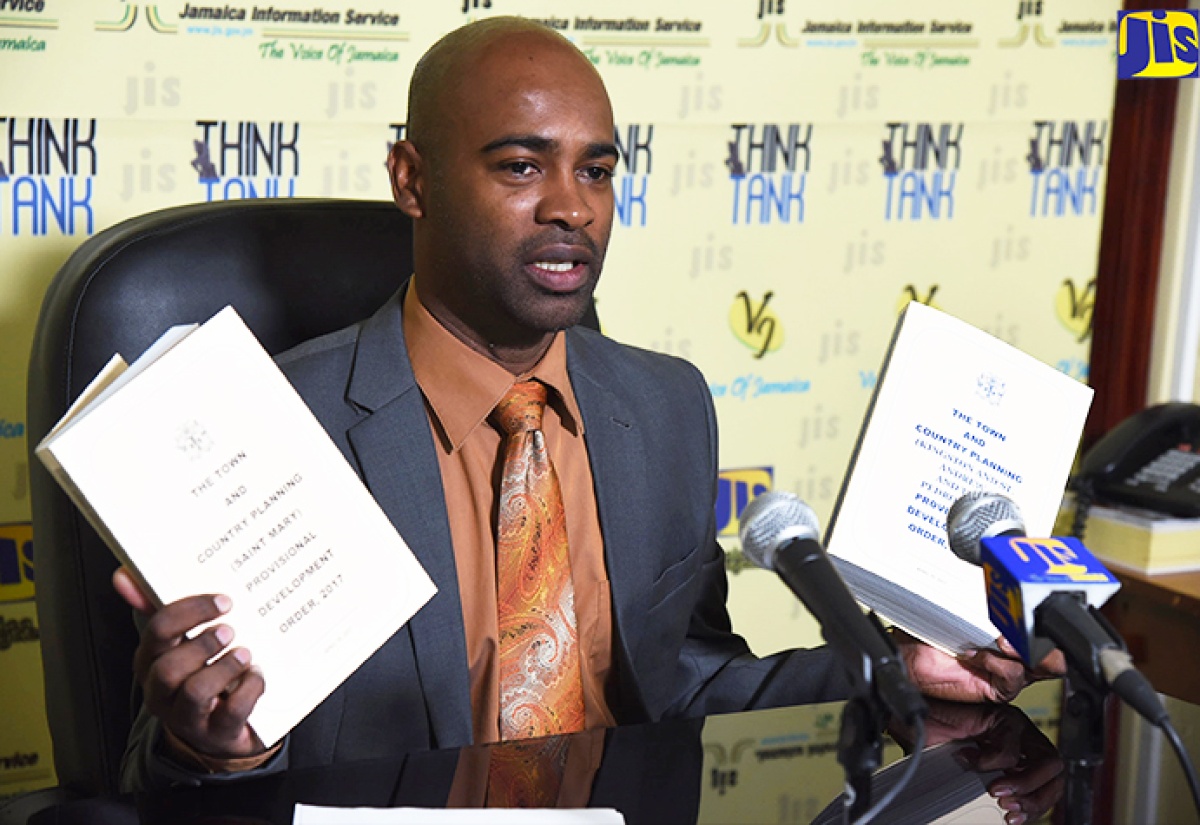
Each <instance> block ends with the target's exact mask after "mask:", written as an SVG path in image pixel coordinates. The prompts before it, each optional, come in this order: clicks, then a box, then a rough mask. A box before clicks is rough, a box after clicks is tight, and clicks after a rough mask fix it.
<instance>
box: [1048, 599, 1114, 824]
mask: <svg viewBox="0 0 1200 825" xmlns="http://www.w3.org/2000/svg"><path fill="white" fill-rule="evenodd" d="M1086 605H1087V602H1086V600H1085V599H1084V598H1083V596H1082V595H1081V594H1078V593H1071V592H1061V593H1053V594H1051V595H1050V596H1049V597H1048V598H1047V599H1046V600H1045V601H1044V602H1042V604H1040V605H1039V606H1038V607H1037V609H1036V610H1035V611H1034V623H1035V624H1034V631H1035V633H1037V634H1038V635H1041V636H1044V637H1046V638H1049V639H1050V640H1051V641H1053V642H1054V644H1055V646H1056V647H1058V648H1059V649H1060V650H1062V651H1063V652H1064V653H1066V659H1067V678H1066V680H1065V682H1064V685H1063V691H1064V695H1065V701H1064V703H1063V718H1062V722H1061V725H1060V727H1059V744H1058V749H1059V752H1060V753H1061V754H1062V756H1063V761H1064V762H1065V763H1066V788H1065V789H1064V793H1063V801H1064V820H1065V823H1064V825H1090V823H1091V821H1092V804H1093V796H1094V794H1093V786H1092V780H1093V777H1094V775H1095V772H1096V768H1098V767H1099V766H1100V765H1101V764H1102V763H1103V762H1104V739H1105V737H1104V721H1105V719H1104V705H1105V700H1106V698H1107V697H1108V694H1109V687H1108V683H1107V682H1106V680H1105V678H1104V672H1103V670H1102V668H1101V665H1100V651H1101V650H1102V649H1103V648H1105V647H1112V646H1114V645H1115V646H1117V647H1119V648H1120V649H1121V650H1124V649H1125V643H1124V642H1123V641H1122V640H1121V637H1120V635H1119V634H1118V633H1117V632H1116V630H1115V629H1113V627H1112V626H1111V625H1110V624H1109V623H1108V622H1107V621H1106V620H1105V619H1104V617H1103V616H1102V615H1101V614H1100V611H1098V610H1096V608H1094V607H1087V606H1086ZM1080 606H1083V607H1085V609H1084V610H1080V609H1079V607H1080ZM1085 651H1086V653H1085ZM1088 654H1090V655H1088Z"/></svg>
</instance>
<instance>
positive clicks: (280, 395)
mask: <svg viewBox="0 0 1200 825" xmlns="http://www.w3.org/2000/svg"><path fill="white" fill-rule="evenodd" d="M123 366H124V363H123V362H122V361H119V360H118V361H113V362H110V363H109V365H108V366H106V368H105V369H104V370H103V371H102V373H101V375H100V377H99V378H98V379H97V380H96V381H95V382H93V385H92V386H89V387H88V389H87V390H85V391H84V393H83V395H82V399H83V400H82V403H80V404H77V405H76V406H75V407H73V408H72V409H71V411H69V412H68V414H67V416H66V417H64V420H63V421H61V422H60V423H59V424H58V425H57V426H56V427H55V428H54V429H53V430H52V431H51V433H50V434H49V435H48V436H47V437H46V439H44V440H43V442H42V443H41V444H40V445H39V446H38V448H37V455H38V456H39V458H41V460H42V461H43V463H45V464H46V466H47V467H48V468H49V469H50V471H51V473H52V474H53V475H54V477H55V478H56V479H57V480H58V482H59V483H60V484H61V485H62V486H63V488H64V489H65V490H66V491H67V493H68V494H69V495H70V496H71V497H72V499H73V500H74V502H75V503H76V504H77V505H78V506H79V507H80V509H81V510H82V511H83V512H84V514H85V515H86V516H87V517H88V519H89V521H91V523H92V524H93V525H94V526H95V527H96V528H97V531H98V532H99V533H100V534H101V536H103V537H104V538H105V540H106V541H107V542H108V544H109V546H110V547H111V548H112V549H113V551H114V552H115V553H116V555H117V556H118V558H120V559H121V560H122V562H124V563H125V564H126V565H127V566H129V567H130V568H132V570H133V571H134V573H135V575H137V576H138V577H140V579H141V580H142V581H143V583H144V585H145V587H146V588H147V589H148V592H149V593H150V594H151V595H152V597H153V598H154V599H155V600H156V601H157V602H159V603H160V604H167V603H170V602H173V601H176V600H177V599H180V598H182V597H184V596H191V595H196V594H201V593H224V594H226V595H228V596H229V597H230V598H231V599H232V600H233V609H232V611H231V612H230V613H228V614H227V615H226V616H224V617H222V619H221V621H222V622H224V623H226V624H229V625H230V626H231V627H233V629H234V632H235V634H236V635H235V638H234V641H233V645H235V646H241V647H246V648H248V649H249V650H250V651H251V654H252V655H253V657H254V663H255V664H256V665H258V666H259V667H260V668H261V669H262V672H263V676H264V679H265V682H266V691H265V693H264V694H263V696H262V698H261V699H260V700H259V702H258V704H257V706H256V707H255V709H254V712H253V713H252V714H251V716H250V720H249V721H250V725H251V726H252V727H253V728H254V730H255V732H256V733H257V734H258V736H259V738H261V739H262V740H263V742H264V744H266V745H268V746H270V745H272V744H274V743H275V742H277V741H278V740H279V739H280V738H281V737H283V736H284V735H285V734H286V733H287V732H288V731H289V730H291V728H293V727H294V726H295V725H296V724H297V723H299V722H300V721H301V720H302V719H303V718H304V717H305V716H306V715H308V713H309V712H310V711H311V710H312V709H313V708H314V707H316V706H317V705H318V704H319V703H320V702H321V701H322V700H323V699H325V697H326V696H328V695H329V694H330V693H331V692H332V691H333V690H334V689H335V688H337V686H338V685H340V684H341V683H342V682H343V681H344V680H345V679H346V678H347V677H348V676H350V674H352V673H353V672H354V671H355V670H356V669H357V668H358V667H359V665H361V664H362V663H363V662H364V661H365V660H366V659H367V658H368V657H370V656H371V654H372V653H374V652H375V650H377V649H378V648H379V646H380V645H382V644H383V643H384V642H385V641H386V640H387V639H388V638H389V637H391V636H392V635H393V634H394V633H395V632H396V631H397V630H398V629H399V628H400V627H401V626H402V625H403V624H404V623H405V622H407V621H408V620H409V618H411V617H412V615H413V614H414V613H416V611H417V610H418V609H419V608H420V607H421V606H422V605H424V604H425V602H427V601H428V600H429V599H430V598H431V597H432V596H433V594H434V592H435V588H434V586H433V582H432V581H431V580H430V579H429V576H428V575H426V573H425V571H424V570H423V569H422V568H421V566H420V564H419V563H418V561H417V559H416V557H415V556H414V555H413V554H412V551H411V550H409V548H408V546H407V545H406V544H405V543H404V540H403V539H402V538H401V537H400V535H399V534H398V533H397V532H396V530H395V528H394V527H393V526H392V525H391V523H390V522H389V521H388V519H387V517H386V516H385V515H384V513H383V511H382V510H381V509H380V508H379V505H378V504H376V502H375V500H374V499H373V498H372V497H371V495H370V493H369V492H368V491H367V489H366V488H365V487H364V486H363V484H362V482H361V481H360V480H359V478H358V476H357V475H356V474H355V473H354V471H353V469H351V467H350V465H349V464H348V463H347V462H346V460H345V458H343V456H342V454H341V453H340V452H339V450H338V449H337V447H336V445H334V443H333V441H332V440H330V438H329V436H328V435H327V434H326V433H325V431H324V430H323V429H322V428H321V425H320V424H319V423H318V422H317V420H316V418H315V417H314V416H313V414H312V412H311V411H310V410H309V409H308V407H307V406H306V405H305V404H304V402H303V400H301V398H300V396H299V395H298V394H297V393H296V391H295V390H294V389H293V388H292V386H291V384H289V383H288V381H287V379H286V378H285V377H284V376H283V373H281V372H280V371H279V369H278V367H276V365H275V363H274V362H273V361H272V360H271V357H270V356H269V355H268V354H267V353H266V351H265V350H263V348H262V346H261V345H260V344H259V343H258V341H257V340H256V339H255V338H254V335H253V334H252V333H251V332H250V330H249V329H247V328H246V326H245V324H244V323H243V322H242V320H241V318H239V317H238V315H237V314H236V313H235V312H234V311H233V309H232V308H229V307H226V308H225V309H224V310H222V311H221V312H220V313H218V314H217V315H215V316H214V317H213V318H212V319H211V320H209V321H208V322H207V323H205V324H203V325H201V326H199V327H191V328H189V327H175V328H172V329H171V330H170V331H168V332H167V333H165V334H164V336H163V337H162V338H161V339H160V341H159V343H157V344H155V345H154V346H152V347H151V348H150V349H149V350H147V353H146V354H145V355H144V356H143V357H142V358H140V359H138V360H137V361H136V362H135V363H134V364H133V365H132V366H130V367H128V368H127V369H123Z"/></svg>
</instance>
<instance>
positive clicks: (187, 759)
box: [162, 725, 283, 773]
mask: <svg viewBox="0 0 1200 825" xmlns="http://www.w3.org/2000/svg"><path fill="white" fill-rule="evenodd" d="M162 732H163V740H164V741H165V742H166V749H167V755H169V756H170V757H171V758H172V759H174V760H175V761H176V762H179V763H180V764H182V765H184V766H187V767H191V768H198V769H200V770H202V771H205V772H207V773H238V772H240V771H249V770H253V769H254V768H258V767H261V766H262V765H264V764H265V763H266V762H267V761H269V760H270V759H271V757H273V756H274V755H275V754H277V753H279V749H280V748H281V747H282V746H283V742H282V741H280V742H276V743H275V745H274V747H271V748H268V749H267V750H265V751H263V752H262V753H256V754H254V755H252V756H232V757H222V756H209V755H207V754H203V753H200V751H198V750H196V749H195V748H193V747H192V746H191V745H189V744H188V743H187V742H184V741H183V740H182V739H180V738H179V737H178V736H176V735H175V734H173V733H171V731H170V730H169V729H168V728H167V726H166V725H163V727H162Z"/></svg>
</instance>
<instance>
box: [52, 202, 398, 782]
mask: <svg viewBox="0 0 1200 825" xmlns="http://www.w3.org/2000/svg"><path fill="white" fill-rule="evenodd" d="M411 239H412V228H411V223H410V221H409V220H408V218H407V217H405V216H404V215H403V214H402V213H401V212H400V211H399V210H398V209H397V208H396V207H395V206H394V205H393V204H391V203H388V202H374V201H337V200H248V201H236V202H226V203H213V204H200V205H195V206H181V207H175V208H170V209H164V210H161V211H158V212H154V213H151V214H148V215H143V216H141V217H137V218H133V219H131V220H127V221H125V222H124V223H121V224H119V225H117V226H114V227H112V228H110V229H107V230H105V231H103V232H100V233H98V234H97V235H95V236H94V237H92V238H90V239H89V240H87V241H86V242H84V243H83V244H82V245H81V246H80V247H79V249H78V250H77V251H76V252H75V254H74V255H72V256H71V258H70V260H68V261H67V263H66V264H65V265H64V266H63V267H62V269H61V270H60V271H59V273H58V275H57V276H56V277H55V279H54V281H53V283H52V284H51V285H50V288H49V290H48V291H47V293H46V297H45V300H44V303H43V305H42V311H41V316H40V318H39V320H38V326H37V331H36V333H35V335H34V341H33V353H32V357H31V360H30V366H29V402H28V428H29V446H30V451H31V460H30V476H31V478H30V484H31V495H32V503H33V531H34V536H35V539H34V541H35V552H36V565H37V608H38V618H39V621H40V624H41V637H42V659H43V662H44V671H45V678H46V709H47V712H48V715H49V721H50V732H51V736H52V738H53V740H54V762H55V768H56V769H57V772H58V777H59V783H60V788H62V789H63V790H64V791H66V792H68V793H70V794H72V795H81V796H93V795H97V794H102V793H111V792H115V791H116V788H117V777H118V771H119V767H120V761H121V754H122V752H123V749H124V744H125V739H126V736H127V734H128V731H129V724H130V720H131V708H130V688H131V682H132V671H131V664H132V662H133V658H132V657H133V651H134V648H135V647H136V645H137V634H136V631H135V630H134V626H133V623H132V621H131V615H130V610H129V608H128V607H127V606H126V605H125V604H124V603H123V602H122V601H121V600H120V599H119V598H118V597H117V596H116V594H115V593H114V592H113V589H112V586H111V584H110V578H111V575H112V572H113V570H114V568H115V567H116V560H115V558H114V557H113V555H112V553H111V552H110V551H109V550H108V548H107V547H105V545H104V544H103V542H102V541H101V540H100V538H99V537H98V536H97V535H96V534H95V533H94V532H93V531H92V530H91V528H90V527H89V526H88V525H87V523H86V522H85V521H84V519H83V518H82V517H81V516H80V515H79V513H78V512H77V511H76V509H75V508H74V506H73V505H72V504H71V503H70V501H69V500H68V499H67V498H66V496H65V495H64V494H63V493H62V492H61V491H60V490H59V489H58V486H57V485H56V484H55V482H54V481H53V480H52V479H51V477H50V475H49V474H48V473H47V472H46V471H45V470H44V469H43V468H42V466H41V463H40V462H39V461H38V460H36V459H34V458H32V450H33V448H34V447H35V446H36V445H37V443H38V441H39V440H40V439H41V437H42V436H43V435H44V434H45V433H46V432H47V431H48V430H49V429H50V427H52V426H53V425H54V423H55V422H56V421H57V420H58V419H59V418H60V417H61V416H62V414H63V413H64V412H65V411H66V409H67V406H68V405H69V404H70V402H71V401H72V400H73V399H74V398H75V397H76V396H77V395H78V394H79V393H80V391H82V390H83V388H84V387H85V386H86V385H87V383H88V382H89V381H90V380H91V379H92V378H93V377H94V376H95V375H96V373H97V372H98V371H99V369H100V367H101V366H102V365H103V364H104V362H105V361H107V360H108V358H109V357H111V356H112V354H113V353H114V352H120V353H121V354H122V355H123V356H124V357H125V358H126V360H130V361H131V360H132V359H133V358H136V357H137V356H138V355H139V354H140V353H141V352H142V351H143V350H144V349H145V348H146V347H147V346H148V345H149V344H151V343H152V342H153V341H154V340H155V339H156V338H157V337H158V336H159V335H160V334H161V333H162V332H163V331H164V330H166V329H167V327H169V326H171V325H173V324H179V323H187V322H202V321H205V320H207V319H208V318H209V317H210V316H212V315H213V313H215V312H217V311H218V310H220V309H221V308H222V307H224V306H225V305H226V304H232V305H233V306H234V307H235V308H236V309H237V311H238V312H239V314H241V316H242V317H243V318H244V319H245V321H246V323H247V324H248V325H249V327H250V328H251V329H252V330H253V331H254V332H255V333H256V334H257V335H258V337H259V339H260V340H261V341H262V343H263V345H264V346H265V347H266V348H267V350H268V351H270V352H271V353H277V352H280V351H282V350H284V349H286V348H288V347H290V346H291V345H293V344H296V343H299V342H300V341H302V340H304V339H306V338H310V337H312V336H314V335H318V334H320V333H324V332H329V331H331V330H334V329H338V328H340V327H342V326H345V325H347V324H349V323H352V322H354V321H356V320H359V319H361V318H365V317H366V316H368V315H370V314H371V313H372V312H373V311H374V310H375V309H376V308H377V307H378V306H379V305H380V304H382V303H383V302H384V301H385V300H387V298H388V296H389V295H391V294H392V293H393V292H395V290H396V289H397V287H398V286H399V285H400V283H401V282H402V281H403V279H404V278H405V277H406V276H407V275H408V274H409V273H410V272H411V271H412V249H411V246H412V243H411Z"/></svg>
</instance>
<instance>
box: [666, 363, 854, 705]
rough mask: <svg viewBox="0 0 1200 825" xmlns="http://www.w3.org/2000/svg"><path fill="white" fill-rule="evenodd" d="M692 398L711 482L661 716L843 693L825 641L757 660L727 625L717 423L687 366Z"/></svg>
mask: <svg viewBox="0 0 1200 825" xmlns="http://www.w3.org/2000/svg"><path fill="white" fill-rule="evenodd" d="M690 371H691V374H692V381H691V382H690V383H691V385H692V393H693V395H694V398H695V400H694V403H695V404H696V406H697V407H698V408H699V409H701V410H702V411H703V415H704V421H705V427H706V430H707V432H706V434H705V437H706V441H707V450H708V463H709V465H710V467H711V476H712V482H711V487H710V494H709V506H708V508H707V525H706V527H705V529H704V542H703V545H702V547H701V549H700V551H699V555H700V556H701V559H700V561H699V564H698V568H697V572H696V574H695V575H696V577H697V579H698V580H699V581H698V584H697V586H696V587H695V590H694V592H695V594H696V595H695V603H694V605H693V608H692V612H691V616H690V619H689V622H688V628H687V636H686V638H685V639H684V641H683V646H682V648H681V649H680V654H679V660H678V663H677V665H676V668H675V677H676V678H675V684H676V693H675V696H674V697H673V700H672V703H671V704H670V706H669V708H668V710H667V712H666V714H665V715H667V716H696V715H702V714H710V713H725V712H730V711H739V710H751V709H757V708H767V707H777V706H782V705H795V704H806V703H812V702H825V701H834V700H838V699H845V698H846V697H847V696H849V694H850V687H851V686H850V682H849V679H848V676H847V674H846V673H845V671H844V669H843V668H842V667H841V663H840V661H839V660H838V659H837V658H836V656H835V654H834V652H833V651H832V650H831V649H830V648H828V647H820V648H815V649H812V650H804V649H794V650H788V651H784V652H781V653H777V654H774V655H772V656H767V657H765V658H759V657H757V656H755V655H754V654H752V653H751V652H750V649H749V646H748V645H747V644H746V642H745V640H744V639H742V637H741V636H739V635H737V634H735V633H734V632H733V631H732V627H731V623H730V619H729V613H728V611H727V609H726V598H727V596H728V592H729V586H728V581H727V579H726V576H725V552H724V550H723V549H722V548H721V546H720V545H719V544H718V543H717V540H716V511H715V501H716V484H717V469H718V467H717V462H718V452H717V424H716V414H715V411H714V409H713V404H712V398H711V396H710V394H709V392H708V387H707V384H706V383H705V382H704V379H703V377H702V376H701V375H700V374H699V372H698V371H697V370H696V369H695V368H694V367H692V368H691V370H690Z"/></svg>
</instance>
